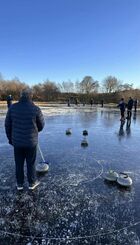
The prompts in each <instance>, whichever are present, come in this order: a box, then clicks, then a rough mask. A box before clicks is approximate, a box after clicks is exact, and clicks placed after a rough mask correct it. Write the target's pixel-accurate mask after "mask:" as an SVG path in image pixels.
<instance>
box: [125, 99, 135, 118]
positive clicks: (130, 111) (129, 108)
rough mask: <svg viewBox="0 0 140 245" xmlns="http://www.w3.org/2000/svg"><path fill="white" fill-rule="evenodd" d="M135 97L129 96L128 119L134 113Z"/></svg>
mask: <svg viewBox="0 0 140 245" xmlns="http://www.w3.org/2000/svg"><path fill="white" fill-rule="evenodd" d="M133 103H134V102H133V99H132V98H131V97H129V100H128V103H127V119H130V118H131V115H132V108H133Z"/></svg>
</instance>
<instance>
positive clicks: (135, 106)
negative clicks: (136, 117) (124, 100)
mask: <svg viewBox="0 0 140 245" xmlns="http://www.w3.org/2000/svg"><path fill="white" fill-rule="evenodd" d="M137 105H138V100H137V99H134V112H137Z"/></svg>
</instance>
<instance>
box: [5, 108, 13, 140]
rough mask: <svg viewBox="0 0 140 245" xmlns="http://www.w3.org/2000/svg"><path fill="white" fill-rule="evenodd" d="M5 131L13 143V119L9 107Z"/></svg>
mask: <svg viewBox="0 0 140 245" xmlns="http://www.w3.org/2000/svg"><path fill="white" fill-rule="evenodd" d="M5 131H6V135H7V138H8V140H9V144H12V120H11V110H10V109H9V110H8V112H7V115H6V118H5Z"/></svg>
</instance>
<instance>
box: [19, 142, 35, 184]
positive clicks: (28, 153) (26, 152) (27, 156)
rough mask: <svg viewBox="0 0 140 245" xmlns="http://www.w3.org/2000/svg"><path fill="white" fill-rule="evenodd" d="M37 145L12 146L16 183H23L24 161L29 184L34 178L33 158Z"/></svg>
mask: <svg viewBox="0 0 140 245" xmlns="http://www.w3.org/2000/svg"><path fill="white" fill-rule="evenodd" d="M36 152H37V147H36V146H35V147H14V156H15V164H16V179H17V184H18V185H23V183H24V162H25V160H26V163H27V178H28V182H29V184H33V183H34V182H35V180H36V171H35V160H36Z"/></svg>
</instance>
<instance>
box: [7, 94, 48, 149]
mask: <svg viewBox="0 0 140 245" xmlns="http://www.w3.org/2000/svg"><path fill="white" fill-rule="evenodd" d="M44 124H45V122H44V117H43V114H42V112H41V110H40V108H39V107H38V106H36V105H35V104H34V103H33V102H32V101H30V100H27V99H26V98H21V99H20V100H19V102H17V103H15V104H13V105H12V106H11V107H10V108H9V110H8V112H7V115H6V119H5V130H6V135H7V138H8V139H9V143H10V144H12V145H13V146H15V147H34V146H36V145H37V143H38V132H40V131H41V130H42V129H43V127H44Z"/></svg>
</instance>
